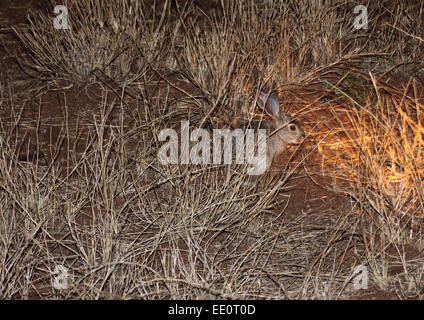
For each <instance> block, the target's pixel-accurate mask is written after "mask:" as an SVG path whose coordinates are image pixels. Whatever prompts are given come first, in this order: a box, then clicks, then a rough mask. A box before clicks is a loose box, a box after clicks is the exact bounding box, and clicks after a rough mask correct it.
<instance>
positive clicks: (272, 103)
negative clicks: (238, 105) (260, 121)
mask: <svg viewBox="0 0 424 320" xmlns="http://www.w3.org/2000/svg"><path fill="white" fill-rule="evenodd" d="M258 105H259V106H260V107H261V108H262V109H263V110H264V111H265V112H267V113H268V114H269V115H270V116H271V117H272V118H273V119H272V120H270V121H267V124H266V125H267V127H268V128H269V129H270V133H271V134H273V135H277V137H278V138H279V139H281V140H282V141H284V142H285V143H289V144H299V143H301V142H302V140H303V139H304V138H305V132H304V131H303V129H302V127H301V126H300V124H299V123H298V122H297V121H296V120H295V119H293V118H292V117H291V116H290V115H288V114H287V113H285V112H283V111H282V110H280V104H279V102H278V99H277V98H276V97H274V96H273V95H268V94H265V93H263V92H261V93H259V97H258Z"/></svg>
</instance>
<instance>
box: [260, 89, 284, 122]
mask: <svg viewBox="0 0 424 320" xmlns="http://www.w3.org/2000/svg"><path fill="white" fill-rule="evenodd" d="M258 105H259V107H261V109H262V110H264V111H265V112H267V113H268V114H269V115H271V116H273V117H274V118H277V117H278V110H279V105H280V103H279V102H278V99H277V98H276V97H274V96H273V95H271V94H270V95H268V94H266V93H263V92H259V96H258Z"/></svg>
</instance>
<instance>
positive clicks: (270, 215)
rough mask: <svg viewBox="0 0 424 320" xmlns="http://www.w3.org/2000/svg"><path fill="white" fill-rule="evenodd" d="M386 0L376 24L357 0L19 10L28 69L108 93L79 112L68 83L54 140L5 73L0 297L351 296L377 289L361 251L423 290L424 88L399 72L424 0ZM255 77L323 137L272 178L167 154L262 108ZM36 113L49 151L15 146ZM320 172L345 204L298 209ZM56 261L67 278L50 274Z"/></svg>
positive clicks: (378, 273)
mask: <svg viewBox="0 0 424 320" xmlns="http://www.w3.org/2000/svg"><path fill="white" fill-rule="evenodd" d="M384 3H385V6H383V7H382V8H383V9H378V8H376V7H374V6H372V5H371V4H370V6H369V15H370V17H372V19H370V29H369V30H368V31H364V30H362V31H356V30H354V29H353V28H352V23H353V19H354V14H353V7H354V5H355V3H354V2H353V1H338V0H334V1H309V0H302V1H297V2H296V3H293V2H291V1H272V2H271V1H250V0H246V1H241V0H240V1H228V2H227V1H222V2H220V3H219V5H218V6H217V8H216V9H215V10H213V11H211V12H203V11H201V10H199V9H198V8H197V7H196V6H194V5H193V4H187V5H181V4H180V3H179V2H171V1H162V2H157V4H156V5H155V6H152V5H148V4H147V3H144V2H143V1H141V2H140V1H132V0H120V1H98V0H89V1H83V2H81V1H68V2H67V5H68V10H69V17H70V23H71V26H72V27H71V29H69V30H56V29H54V27H53V25H52V17H51V16H47V15H45V14H39V13H34V14H33V15H32V16H31V19H30V22H29V25H28V27H27V28H25V29H16V28H15V29H16V33H17V35H18V37H19V39H20V41H21V43H22V44H23V45H24V46H25V47H26V48H27V49H28V50H29V53H30V56H29V57H28V58H27V60H26V61H22V60H21V64H22V66H23V67H24V69H25V70H26V71H27V72H29V73H31V74H32V75H35V76H36V77H38V78H41V79H43V80H50V81H58V80H65V81H68V82H71V83H73V84H78V85H81V84H86V85H87V86H86V87H85V89H86V90H87V88H90V85H96V88H97V90H98V91H97V93H98V96H97V97H94V98H93V97H91V96H90V101H91V100H92V101H94V102H93V104H91V105H90V106H91V108H92V109H89V110H88V112H85V113H84V112H82V113H83V115H80V114H79V115H77V116H76V118H75V111H72V112H71V111H69V106H68V105H67V103H66V100H65V101H63V100H61V101H62V104H61V105H60V106H59V107H60V108H59V109H60V110H62V114H61V115H57V116H56V115H55V116H54V117H53V118H54V119H49V121H50V120H51V121H53V120H54V121H56V122H55V123H56V124H55V125H56V126H59V127H58V128H59V131H60V133H59V134H58V137H57V139H56V140H51V141H49V143H48V144H47V145H43V144H42V143H41V142H40V141H41V140H42V133H43V132H44V131H43V130H49V127H50V126H52V124H51V123H49V121H47V120H46V119H43V118H42V117H41V109H42V107H43V105H42V102H41V100H40V106H39V108H40V111H39V114H38V116H37V117H35V118H34V117H32V118H31V117H27V116H25V115H24V109H25V108H26V106H25V102H23V103H22V105H20V103H21V101H20V100H19V102H16V101H14V99H15V98H14V96H13V94H11V92H12V89H11V88H8V85H10V84H8V83H7V81H3V79H2V82H1V83H2V85H1V87H0V90H1V98H2V99H1V103H2V106H4V108H3V109H4V110H5V111H4V114H2V117H1V118H0V119H1V120H0V127H1V134H0V148H1V150H2V153H1V157H0V189H1V190H2V192H1V194H0V214H1V217H0V261H1V263H0V297H2V298H5V299H25V298H43V299H46V298H60V299H71V298H74V299H133V298H137V299H140V298H142V299H339V298H350V297H352V296H358V295H360V293H361V292H362V291H358V290H356V289H355V288H354V286H353V278H354V274H353V270H354V269H355V267H356V266H358V265H364V266H366V267H367V268H368V270H369V278H370V280H369V287H371V288H378V289H380V290H385V291H387V292H392V294H393V295H396V296H397V297H399V298H407V297H420V292H421V291H420V290H421V289H420V288H421V287H422V282H423V281H422V268H421V267H419V266H420V263H422V255H420V254H418V255H417V256H413V257H412V258H411V257H409V256H408V255H407V254H406V253H408V252H410V251H411V250H412V251H413V250H415V251H417V252H418V253H420V252H419V250H421V247H422V234H421V225H422V224H421V217H422V212H423V196H424V194H423V190H422V185H423V172H422V169H421V168H422V165H423V164H422V162H423V159H422V158H423V155H422V151H421V150H422V148H423V146H422V133H423V129H422V125H423V123H422V121H423V115H422V100H420V95H419V93H420V92H419V91H420V89H419V87H418V84H417V83H415V82H413V81H411V82H410V83H409V86H408V87H406V88H401V87H400V86H398V87H394V86H391V85H389V81H388V76H390V75H392V74H394V73H393V71H397V70H391V69H390V68H391V67H392V66H396V65H397V64H398V63H400V62H402V63H406V62H407V63H411V65H413V66H414V67H415V69H414V70H419V68H420V66H419V64H417V63H415V64H412V63H413V62H417V60H418V59H420V56H419V54H420V52H422V50H421V49H420V48H421V46H422V43H421V42H420V41H417V39H414V38H413V37H411V36H410V35H411V34H416V33H419V30H421V29H422V25H421V22H418V20H420V19H418V20H417V21H415V20H413V19H412V18H411V17H414V16H416V15H418V13H421V10H422V5H421V6H420V5H419V4H417V5H415V4H414V5H413V6H412V5H411V6H406V1H399V3H398V5H397V6H396V5H391V4H389V2H388V1H387V2H386V1H385V2H384ZM391 6H394V8H392V7H391ZM389 8H392V9H393V10H392V11H390V10H391V9H390V10H389ZM389 12H394V13H392V14H389ZM405 12H406V13H407V14H406V13H405ZM404 14H405V15H406V18H405V17H404ZM409 14H410V15H409ZM382 20H384V21H385V22H387V24H383V23H377V22H379V21H382ZM386 20H387V21H386ZM420 21H421V20H420ZM394 26H395V27H396V28H398V29H401V30H403V31H404V32H403V31H399V30H398V29H396V28H394ZM414 28H418V29H414ZM415 30H416V31H415ZM364 35H366V37H364ZM411 46H412V47H413V48H414V50H412V49H411ZM407 59H408V61H407ZM421 60H422V59H421ZM388 68H389V69H388ZM370 70H372V72H369V71H370ZM411 70H412V69H408V70H406V71H408V72H410V73H408V74H406V75H407V76H410V75H413V74H415V73H413V71H411ZM403 71H405V70H403ZM383 75H385V76H383ZM57 83H59V82H57ZM411 88H412V92H413V94H411V90H410V89H411ZM259 90H266V91H273V92H274V93H275V94H278V95H279V97H280V100H282V101H283V106H282V107H284V108H285V109H287V110H289V111H291V112H292V113H294V114H296V115H297V116H298V117H299V118H300V120H303V123H304V124H305V127H306V128H307V131H308V132H307V133H308V134H309V140H310V141H312V143H314V145H313V147H312V148H311V149H309V150H308V152H306V153H304V154H303V157H301V159H300V160H298V161H297V162H291V163H290V164H288V165H286V166H285V167H284V168H281V167H280V173H279V174H278V175H277V176H276V177H274V179H273V180H264V181H262V180H259V181H256V180H255V181H254V183H253V184H252V183H251V182H252V181H251V180H250V178H249V176H248V175H247V174H246V172H244V171H243V170H244V169H245V168H240V167H237V168H230V170H227V171H224V170H223V168H221V167H220V166H216V165H201V166H200V165H198V166H195V165H174V166H164V165H161V164H160V163H159V162H158V160H157V152H158V150H159V148H160V146H161V143H160V142H159V141H158V134H159V132H160V130H161V129H165V128H176V129H178V128H179V127H178V125H179V122H180V120H182V119H183V120H189V121H190V124H191V126H192V127H193V128H194V127H196V128H199V127H202V128H208V129H210V128H214V127H215V126H216V125H217V123H219V124H222V123H224V125H231V124H233V123H234V120H235V118H238V117H242V116H244V117H247V118H249V120H250V119H251V118H252V114H254V113H257V110H255V97H256V96H257V94H258V91H259ZM66 94H68V93H66ZM241 102H243V103H241ZM241 109H242V110H241ZM83 111H87V110H83ZM72 119H73V120H72ZM75 119H77V120H75ZM26 131H28V132H29V131H30V132H32V135H31V137H32V139H33V140H32V142H33V144H34V146H35V151H34V150H30V149H31V148H30V147H29V146H28V147H25V146H24V147H22V146H21V145H20V144H19V139H20V138H21V137H22V132H26ZM25 134H26V133H25ZM302 147H303V146H301V148H302ZM23 151H24V153H28V156H27V158H28V159H29V158H32V160H31V161H21V160H20V157H19V154H20V153H22V152H23ZM30 154H33V155H35V156H30ZM293 158H296V154H295V155H293ZM317 158H319V160H320V161H319V162H318V161H316V162H314V160H316V159H317ZM28 159H27V160H28ZM311 162H314V163H315V164H319V165H320V166H321V168H320V169H321V170H319V172H318V170H317V171H314V169H313V168H314V167H313V166H311V167H310V168H309V167H308V166H309V165H310V163H311ZM302 167H303V170H304V171H302V170H301V169H302ZM302 172H303V173H302ZM305 172H306V173H305ZM308 177H309V178H310V179H311V181H315V182H317V183H319V182H320V181H325V180H323V179H325V178H328V177H329V178H330V179H331V184H332V185H333V187H335V188H333V189H335V190H336V191H337V192H338V193H339V194H340V195H339V197H340V199H343V200H341V202H343V203H344V205H343V206H340V207H339V209H337V210H335V211H332V210H331V209H328V208H321V207H310V208H309V209H307V210H304V209H302V210H296V209H292V210H291V211H290V210H289V209H288V208H289V207H290V205H291V204H293V202H294V201H298V202H302V201H305V202H306V201H307V199H303V200H302V199H301V198H297V199H292V197H291V194H292V191H293V189H295V187H296V185H297V183H300V181H301V180H302V179H303V180H306V179H307V178H308ZM303 180H302V181H303ZM308 183H310V181H309V180H308ZM306 195H307V193H305V194H304V197H305V198H306ZM345 195H347V197H345ZM308 196H310V195H308ZM322 199H325V198H324V197H323V198H322ZM323 201H325V200H323ZM349 201H350V202H349ZM295 204H296V203H295ZM415 251H414V252H415ZM58 265H63V266H65V267H66V268H67V269H68V270H69V277H68V281H69V282H68V285H69V287H68V289H66V290H57V289H55V287H54V281H55V279H57V277H58V276H59V275H60V274H58V273H54V270H55V267H56V266H58Z"/></svg>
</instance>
